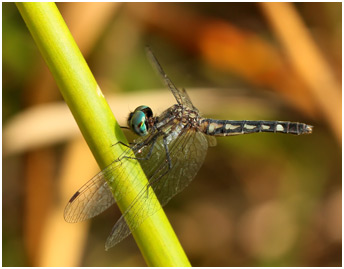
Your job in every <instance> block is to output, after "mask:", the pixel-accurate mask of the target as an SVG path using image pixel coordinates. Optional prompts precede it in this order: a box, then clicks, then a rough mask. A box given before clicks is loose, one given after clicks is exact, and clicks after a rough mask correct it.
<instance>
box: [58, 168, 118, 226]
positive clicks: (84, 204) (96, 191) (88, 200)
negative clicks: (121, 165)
mask: <svg viewBox="0 0 344 269" xmlns="http://www.w3.org/2000/svg"><path fill="white" fill-rule="evenodd" d="M114 203H115V199H114V197H113V194H112V192H111V190H110V188H109V185H108V183H107V182H106V180H105V178H104V176H103V174H102V173H99V174H97V175H96V176H95V177H93V178H92V179H91V180H89V181H88V182H87V183H86V184H85V185H84V186H82V187H81V188H80V190H78V191H77V192H76V193H75V194H74V195H73V197H72V198H71V199H70V200H69V202H68V204H67V206H66V208H65V211H64V218H65V220H66V221H67V222H79V221H83V220H86V219H89V218H92V217H94V216H96V215H98V214H100V213H102V212H103V211H104V210H106V209H107V208H109V207H110V206H111V205H113V204H114Z"/></svg>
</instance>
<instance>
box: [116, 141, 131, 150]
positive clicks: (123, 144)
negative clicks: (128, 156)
mask: <svg viewBox="0 0 344 269" xmlns="http://www.w3.org/2000/svg"><path fill="white" fill-rule="evenodd" d="M118 144H120V145H122V146H125V147H127V148H130V146H129V145H132V144H133V143H129V145H127V144H126V143H123V142H122V141H118V142H117V143H115V144H112V145H111V147H113V146H116V145H118Z"/></svg>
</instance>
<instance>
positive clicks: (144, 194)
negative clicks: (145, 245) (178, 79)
mask: <svg viewBox="0 0 344 269" xmlns="http://www.w3.org/2000/svg"><path fill="white" fill-rule="evenodd" d="M146 51H147V56H148V58H149V59H150V61H151V63H152V65H153V67H154V68H155V69H156V71H157V72H158V74H159V75H160V76H161V78H162V79H163V82H164V84H165V85H166V86H167V87H168V88H169V89H170V91H171V92H172V94H173V96H174V97H175V99H176V101H177V104H175V105H173V106H171V107H170V108H168V109H166V110H165V111H164V112H163V113H161V115H159V116H153V112H152V110H151V109H150V108H149V107H148V106H139V107H137V108H136V109H135V110H134V111H133V112H131V113H130V114H129V117H128V121H127V123H128V126H129V128H130V129H131V130H132V131H133V132H134V133H135V134H136V135H138V138H137V139H135V140H134V143H132V144H130V145H126V147H125V150H124V152H123V154H122V155H121V156H120V157H118V158H117V159H116V160H114V161H113V162H112V163H111V164H110V165H108V166H107V167H106V168H105V169H103V170H102V171H101V172H99V173H98V174H97V175H95V176H94V177H93V178H92V179H91V180H89V181H88V182H87V183H86V184H85V185H84V186H82V187H81V188H80V189H79V190H78V191H77V192H76V193H75V194H74V195H73V196H72V198H71V199H70V200H69V202H68V204H67V206H66V208H65V211H64V218H65V220H66V221H67V222H71V223H75V222H79V221H84V220H86V219H90V218H92V217H94V216H96V215H98V214H100V213H102V212H103V211H104V210H106V209H108V208H109V207H110V206H111V205H113V204H115V203H116V200H117V202H118V201H119V200H121V199H122V198H123V197H125V196H126V195H128V194H129V193H130V192H131V190H130V189H129V187H124V186H123V185H124V184H122V183H120V181H117V178H118V177H120V176H121V177H123V176H124V179H125V177H126V175H125V168H126V166H127V165H128V162H130V161H132V160H133V159H136V160H138V162H139V165H140V166H141V167H142V169H143V171H144V173H145V175H146V177H147V179H148V183H147V185H146V186H145V187H143V188H142V190H141V191H140V192H139V194H138V195H137V196H136V198H134V200H133V201H132V202H131V204H130V205H129V206H128V208H127V209H126V211H124V213H123V214H122V216H121V217H120V218H119V219H118V221H117V222H116V223H115V225H114V226H113V228H112V230H111V233H110V235H109V236H108V238H107V240H106V243H105V249H106V250H108V249H109V248H111V247H113V246H115V245H116V244H118V243H119V242H120V241H122V240H123V239H124V238H126V237H127V236H128V235H130V234H131V232H132V231H134V230H135V229H137V228H138V227H139V226H140V225H141V224H142V223H143V222H144V221H145V220H146V219H147V218H148V217H149V216H152V215H153V214H155V213H156V212H157V211H158V210H159V209H161V207H163V206H165V205H166V204H167V203H168V201H169V200H170V199H171V198H172V197H174V196H175V195H176V194H178V193H179V192H181V191H182V190H183V189H184V188H185V187H186V186H188V185H189V183H190V182H191V181H192V180H193V179H194V178H195V176H196V174H197V172H198V171H199V169H200V167H201V165H202V164H203V162H204V159H205V156H206V153H207V149H208V147H210V146H215V145H216V138H215V137H221V136H233V135H242V134H252V133H261V132H267V133H283V134H294V135H301V134H310V133H312V129H313V126H311V125H307V124H305V123H298V122H290V121H266V120H259V121H252V120H242V121H237V120H216V119H210V118H204V117H202V116H201V114H200V113H199V111H198V109H197V108H196V107H195V106H194V105H193V104H192V102H191V99H190V97H189V95H188V94H187V92H186V90H185V89H184V88H182V89H179V88H177V87H176V86H175V85H174V83H173V82H172V81H171V80H170V78H169V77H168V76H167V75H166V73H165V71H164V70H163V68H162V67H161V65H160V63H159V62H158V60H157V58H156V57H155V55H154V54H153V52H152V50H151V49H150V48H146ZM128 177H129V175H128ZM150 190H153V191H154V193H155V195H156V197H157V198H158V201H159V202H160V205H159V206H155V204H156V201H157V200H156V198H155V197H154V196H153V195H152V193H151V191H150ZM114 195H115V197H116V200H115V198H114Z"/></svg>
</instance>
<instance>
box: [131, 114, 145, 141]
mask: <svg viewBox="0 0 344 269" xmlns="http://www.w3.org/2000/svg"><path fill="white" fill-rule="evenodd" d="M129 127H130V129H131V130H132V131H133V132H134V133H135V134H137V135H139V136H144V135H146V134H147V125H146V114H145V113H144V112H142V111H134V112H133V113H131V117H130V119H129Z"/></svg>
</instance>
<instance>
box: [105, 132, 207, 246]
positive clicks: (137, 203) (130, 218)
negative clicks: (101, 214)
mask: <svg viewBox="0 0 344 269" xmlns="http://www.w3.org/2000/svg"><path fill="white" fill-rule="evenodd" d="M207 148H208V141H207V139H206V137H205V135H204V134H202V133H200V132H195V131H191V130H189V132H184V133H182V134H180V135H179V136H178V138H177V139H175V140H173V141H172V142H171V143H170V144H169V145H168V149H169V156H170V163H171V168H169V161H168V159H167V157H166V151H165V149H164V144H163V140H162V137H160V138H159V139H158V141H157V142H156V144H155V145H154V149H153V151H152V155H151V156H150V158H149V159H147V160H143V161H141V166H142V168H143V170H144V171H145V173H146V175H147V177H148V179H149V185H148V186H146V187H145V188H144V189H142V190H141V192H140V194H139V195H138V196H137V197H136V198H135V200H134V201H133V202H132V204H131V205H130V206H129V208H128V209H127V210H126V211H125V212H124V214H123V215H122V217H121V218H120V219H119V220H118V221H117V223H116V224H115V226H114V227H113V229H112V231H111V233H110V235H109V237H108V239H107V241H106V246H105V247H106V249H109V248H110V247H113V246H114V245H116V244H117V243H119V242H120V241H121V240H123V239H124V238H125V237H127V236H128V235H129V234H130V233H131V231H133V230H135V229H136V228H138V227H139V226H140V225H141V224H142V222H143V221H144V220H145V219H146V218H147V217H149V216H151V215H153V214H154V213H156V211H157V210H159V208H160V207H159V206H160V205H159V202H158V201H157V200H156V199H155V198H154V195H153V194H152V191H151V189H150V188H152V189H153V190H154V192H155V194H156V196H157V198H158V200H159V201H160V204H161V205H162V206H164V205H165V204H166V203H167V202H168V201H169V200H170V199H171V198H172V197H173V196H175V195H176V194H177V193H179V192H181V191H182V190H183V189H184V188H185V187H186V186H187V185H188V184H189V183H190V182H191V181H192V179H193V178H194V177H195V175H196V174H197V172H198V170H199V169H200V167H201V165H202V163H203V162H204V159H205V156H206V152H207ZM147 151H148V149H146V151H143V152H142V153H140V154H142V156H145V155H144V154H147Z"/></svg>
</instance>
